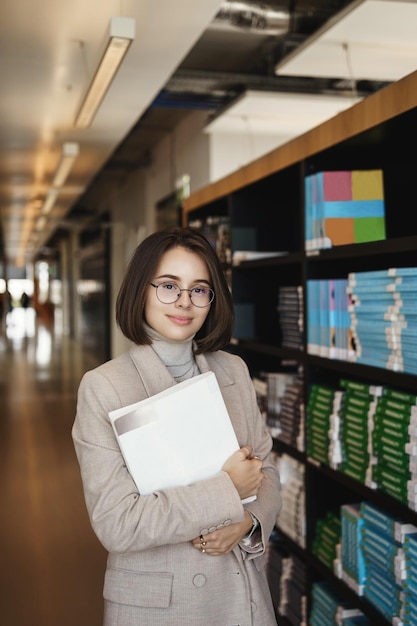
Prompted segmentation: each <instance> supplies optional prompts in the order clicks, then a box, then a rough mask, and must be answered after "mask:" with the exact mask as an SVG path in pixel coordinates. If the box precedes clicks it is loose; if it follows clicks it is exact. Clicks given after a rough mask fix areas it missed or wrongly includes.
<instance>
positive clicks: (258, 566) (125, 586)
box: [73, 346, 281, 626]
mask: <svg viewBox="0 0 417 626" xmlns="http://www.w3.org/2000/svg"><path fill="white" fill-rule="evenodd" d="M197 362H198V366H199V368H200V371H201V372H202V373H203V372H206V371H209V370H211V371H213V372H215V374H216V377H217V380H218V383H219V386H220V389H221V391H222V394H223V398H224V400H225V404H226V406H227V409H228V411H229V414H230V417H231V420H232V423H233V427H234V429H235V432H236V436H237V438H238V441H239V443H240V445H244V444H247V443H249V444H251V445H252V446H253V449H254V453H255V454H257V455H258V456H259V457H260V458H262V459H263V460H264V471H265V477H264V480H263V482H262V486H261V489H260V492H259V493H258V498H257V500H255V501H254V502H252V503H250V504H247V505H245V506H246V508H247V509H248V510H250V511H252V512H253V513H254V515H256V517H257V518H258V519H259V521H260V524H261V529H262V537H263V542H264V546H265V545H266V544H267V542H268V537H269V535H270V533H271V531H272V528H273V526H274V524H275V521H276V516H277V514H278V511H279V509H280V506H281V499H280V492H279V478H278V474H277V471H276V469H275V467H274V465H273V463H272V462H271V458H270V456H269V453H270V450H271V446H272V441H271V438H270V436H269V435H268V434H267V432H266V430H265V428H264V424H263V421H262V419H261V417H260V414H259V410H258V407H257V403H256V396H255V393H254V389H253V385H252V383H251V380H250V376H249V372H248V370H247V367H246V365H245V364H244V362H243V361H242V360H241V359H240V358H239V357H237V356H235V355H231V354H229V353H227V352H223V351H218V352H214V353H210V354H207V355H204V356H198V357H197ZM173 384H175V381H174V380H173V378H172V377H171V375H170V373H169V372H168V370H167V369H166V367H165V366H164V365H163V363H162V362H161V361H160V359H159V358H158V356H157V355H156V354H155V352H154V351H153V350H152V348H151V347H150V346H140V347H139V346H135V347H133V348H132V349H131V350H130V351H129V352H127V353H126V354H124V355H122V356H120V357H118V358H116V359H113V360H111V361H109V362H107V363H104V364H103V365H101V366H100V367H98V368H96V369H95V370H92V371H90V372H88V373H87V374H85V376H84V378H83V380H82V381H81V384H80V388H79V394H78V406H77V415H76V418H75V422H74V426H73V440H74V445H75V449H76V453H77V457H78V460H79V464H80V468H81V476H82V480H83V486H84V493H85V500H86V504H87V509H88V512H89V515H90V520H91V524H92V527H93V529H94V531H95V533H96V535H97V537H98V538H99V540H100V541H101V543H102V544H103V546H104V547H105V548H106V549H107V550H108V552H109V556H108V562H107V570H106V574H105V582H104V598H105V618H104V624H105V626H275V624H276V621H275V617H274V611H273V607H272V603H271V598H270V594H269V588H268V584H267V580H266V576H265V568H264V562H265V558H264V554H263V553H257V554H249V553H248V552H245V551H244V550H242V549H241V548H239V547H237V548H235V549H234V551H233V552H232V553H230V554H227V555H223V556H208V555H207V554H202V553H201V552H199V551H197V550H196V549H195V548H194V547H192V545H191V543H190V541H191V539H193V538H194V537H197V536H199V535H200V534H204V533H207V532H208V531H209V530H214V529H216V528H220V527H222V526H223V525H224V524H228V523H234V522H239V521H242V519H243V517H244V511H243V507H242V504H241V501H240V498H239V496H238V493H237V491H236V489H235V487H234V485H233V483H232V481H231V480H230V477H229V475H228V474H227V473H226V472H219V473H218V474H217V475H215V476H214V477H213V478H210V479H208V480H204V481H200V482H197V483H195V484H193V485H190V486H186V487H179V488H173V489H166V490H161V491H159V492H155V493H154V494H152V495H148V496H140V495H139V494H138V492H137V489H136V487H135V484H134V482H133V480H132V479H131V477H130V475H129V474H128V472H127V470H126V467H125V465H124V462H123V458H122V455H121V453H120V451H119V447H118V444H117V441H116V439H115V436H114V434H113V430H112V427H111V424H110V421H109V418H108V412H109V411H111V410H113V409H116V408H119V407H122V406H124V405H128V404H132V403H133V402H137V401H138V400H141V399H143V398H146V397H149V396H151V395H153V394H155V393H158V392H159V391H162V390H163V389H166V388H167V387H170V386H172V385H173ZM196 410H198V407H197V408H196ZM207 428H210V424H207Z"/></svg>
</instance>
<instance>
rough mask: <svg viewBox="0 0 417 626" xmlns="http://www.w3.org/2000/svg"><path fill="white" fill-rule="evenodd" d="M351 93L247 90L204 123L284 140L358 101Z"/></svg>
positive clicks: (211, 130)
mask: <svg viewBox="0 0 417 626" xmlns="http://www.w3.org/2000/svg"><path fill="white" fill-rule="evenodd" d="M358 100H359V99H358V98H355V97H353V96H352V97H351V98H348V97H340V96H326V95H313V94H311V95H308V94H290V93H270V92H262V91H247V92H246V93H245V95H244V96H242V97H241V98H240V99H239V100H237V101H236V102H235V103H234V104H233V105H232V106H230V107H229V108H228V109H227V111H225V112H224V113H223V114H222V115H221V116H219V117H218V118H216V119H215V120H214V121H213V122H211V123H210V124H208V125H207V126H206V129H205V131H206V132H208V133H240V134H245V133H247V134H250V133H254V134H255V133H256V134H268V135H277V136H279V137H280V138H281V141H280V142H279V143H283V141H288V140H289V139H292V138H293V137H296V136H297V135H300V134H302V133H304V132H307V131H308V130H310V129H311V128H314V127H315V126H318V125H319V124H321V123H322V122H324V121H325V120H327V119H329V118H331V117H333V116H334V115H337V113H340V112H341V111H344V110H345V109H347V108H349V107H351V106H352V105H353V104H355V103H356V102H358Z"/></svg>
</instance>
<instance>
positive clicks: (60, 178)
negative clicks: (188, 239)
mask: <svg viewBox="0 0 417 626" xmlns="http://www.w3.org/2000/svg"><path fill="white" fill-rule="evenodd" d="M79 151H80V147H79V145H78V143H75V142H71V141H68V142H66V143H64V145H63V146H62V154H61V159H60V161H59V163H58V167H57V170H56V172H55V176H54V179H53V181H52V185H51V187H50V188H49V190H48V193H47V194H46V198H45V200H44V203H43V205H42V209H41V214H42V215H47V214H48V213H50V212H51V211H52V209H53V206H54V204H55V202H56V199H57V197H58V194H59V192H60V190H61V187H63V185H64V183H65V181H66V180H67V178H68V175H69V173H70V171H71V169H72V166H73V165H74V161H75V159H76V158H77V156H78V153H79Z"/></svg>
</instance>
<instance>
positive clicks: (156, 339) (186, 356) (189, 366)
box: [145, 323, 199, 382]
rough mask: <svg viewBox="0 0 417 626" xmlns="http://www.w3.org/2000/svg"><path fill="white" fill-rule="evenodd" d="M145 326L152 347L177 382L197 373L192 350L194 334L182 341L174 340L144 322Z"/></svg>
mask: <svg viewBox="0 0 417 626" xmlns="http://www.w3.org/2000/svg"><path fill="white" fill-rule="evenodd" d="M145 328H146V332H147V334H148V336H149V337H150V339H151V341H152V349H153V350H154V351H155V352H156V354H157V355H158V356H159V358H160V359H161V361H162V362H163V363H164V365H165V367H166V368H167V369H168V370H169V372H170V374H171V376H172V377H173V378H175V380H176V381H177V382H181V381H183V380H187V379H188V378H192V376H195V375H196V374H198V373H199V371H198V367H197V364H196V362H195V358H194V352H193V339H194V336H193V337H190V338H189V339H185V340H184V341H174V340H172V339H167V338H166V337H164V336H163V335H161V334H160V333H158V332H157V331H156V330H154V329H153V328H151V327H150V326H149V325H148V324H146V323H145Z"/></svg>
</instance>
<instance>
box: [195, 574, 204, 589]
mask: <svg viewBox="0 0 417 626" xmlns="http://www.w3.org/2000/svg"><path fill="white" fill-rule="evenodd" d="M205 584H206V577H205V576H204V574H196V575H195V576H194V578H193V585H194V587H204V585H205Z"/></svg>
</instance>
